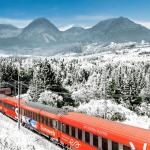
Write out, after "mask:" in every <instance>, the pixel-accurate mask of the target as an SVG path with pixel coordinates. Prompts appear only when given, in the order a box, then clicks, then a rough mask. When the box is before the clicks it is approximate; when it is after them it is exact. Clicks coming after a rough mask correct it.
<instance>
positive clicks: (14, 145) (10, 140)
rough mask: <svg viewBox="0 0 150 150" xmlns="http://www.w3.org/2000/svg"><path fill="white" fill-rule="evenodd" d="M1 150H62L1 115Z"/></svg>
mask: <svg viewBox="0 0 150 150" xmlns="http://www.w3.org/2000/svg"><path fill="white" fill-rule="evenodd" d="M0 118H1V121H0V150H60V148H58V147H57V146H55V145H54V144H52V143H51V142H49V141H48V140H47V139H46V138H44V137H42V136H40V135H38V134H36V133H33V132H32V131H30V130H28V129H26V128H24V127H21V130H20V131H19V130H18V128H17V123H16V122H14V121H13V120H11V119H10V118H8V117H6V116H4V115H2V114H1V113H0Z"/></svg>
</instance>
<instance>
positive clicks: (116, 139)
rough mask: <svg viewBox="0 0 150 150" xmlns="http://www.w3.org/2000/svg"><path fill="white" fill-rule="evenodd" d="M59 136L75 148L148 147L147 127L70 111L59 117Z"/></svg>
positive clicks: (114, 149) (129, 149) (134, 149)
mask: <svg viewBox="0 0 150 150" xmlns="http://www.w3.org/2000/svg"><path fill="white" fill-rule="evenodd" d="M61 124H62V131H63V132H62V135H61V140H62V141H64V142H66V144H68V145H70V146H71V147H73V148H74V149H78V150H84V149H86V150H94V149H100V150H150V131H148V130H145V129H142V128H137V127H133V126H129V125H125V124H122V123H118V122H113V121H109V120H105V119H100V118H96V117H91V116H88V115H84V114H80V113H75V112H70V113H68V114H67V115H64V116H63V117H62V118H61Z"/></svg>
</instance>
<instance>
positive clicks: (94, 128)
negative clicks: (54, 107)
mask: <svg viewBox="0 0 150 150" xmlns="http://www.w3.org/2000/svg"><path fill="white" fill-rule="evenodd" d="M65 120H66V121H67V122H69V123H71V122H72V126H74V124H76V125H77V126H78V127H79V128H82V129H84V130H87V131H89V132H95V134H98V135H101V136H104V137H107V138H108V137H112V136H111V135H117V136H118V137H126V138H128V139H132V138H133V139H137V140H139V141H143V142H146V143H149V144H150V141H149V139H150V131H149V130H146V129H142V128H138V127H134V126H130V125H126V124H123V123H119V122H115V121H110V120H106V119H102V118H97V117H92V116H89V115H85V114H80V113H75V112H71V113H68V114H67V115H65V116H64V119H63V121H65ZM69 120H70V121H69ZM75 122H77V123H75ZM78 123H79V124H78Z"/></svg>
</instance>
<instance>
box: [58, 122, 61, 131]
mask: <svg viewBox="0 0 150 150" xmlns="http://www.w3.org/2000/svg"><path fill="white" fill-rule="evenodd" d="M58 130H59V131H61V122H58Z"/></svg>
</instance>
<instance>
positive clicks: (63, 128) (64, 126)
mask: <svg viewBox="0 0 150 150" xmlns="http://www.w3.org/2000/svg"><path fill="white" fill-rule="evenodd" d="M62 132H63V133H65V132H66V125H65V124H62Z"/></svg>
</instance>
